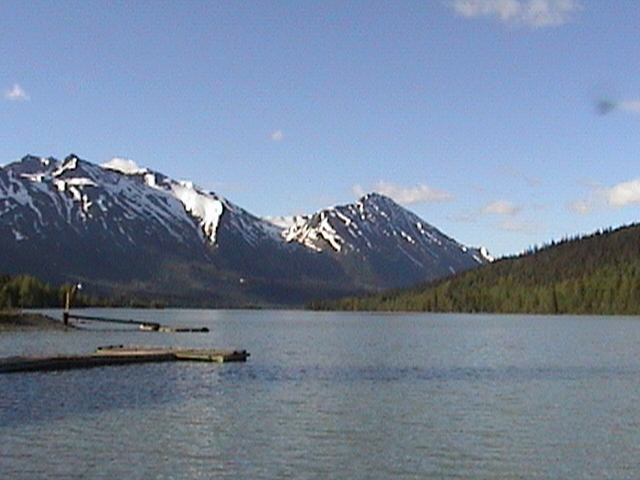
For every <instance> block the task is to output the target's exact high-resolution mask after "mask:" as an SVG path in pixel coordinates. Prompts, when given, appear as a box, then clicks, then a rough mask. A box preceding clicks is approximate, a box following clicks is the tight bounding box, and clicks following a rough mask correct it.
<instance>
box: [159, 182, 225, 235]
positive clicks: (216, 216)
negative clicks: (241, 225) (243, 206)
mask: <svg viewBox="0 0 640 480" xmlns="http://www.w3.org/2000/svg"><path fill="white" fill-rule="evenodd" d="M171 192H172V193H173V195H174V196H175V197H176V198H177V199H178V200H180V202H182V204H183V205H184V208H185V209H186V210H187V212H189V213H190V214H191V215H193V216H194V217H196V218H198V219H199V222H200V227H201V228H202V230H203V231H204V234H205V235H206V237H207V238H208V239H209V241H211V243H214V244H215V243H216V232H217V230H218V224H219V223H220V217H221V216H222V213H223V211H224V207H223V205H222V202H221V201H220V200H219V199H218V198H216V197H214V196H213V195H211V194H208V193H205V192H202V191H201V190H200V189H198V188H196V187H195V186H194V185H193V183H191V182H175V183H172V185H171Z"/></svg>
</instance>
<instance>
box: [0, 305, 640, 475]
mask: <svg viewBox="0 0 640 480" xmlns="http://www.w3.org/2000/svg"><path fill="white" fill-rule="evenodd" d="M58 313H59V312H58ZM87 313H91V314H101V315H104V316H111V317H117V318H124V319H128V318H135V319H148V320H153V321H159V322H161V323H164V324H168V325H189V326H207V327H209V328H210V329H211V332H210V333H207V334H202V333H181V334H168V333H167V334H165V333H143V332H137V331H133V330H126V329H125V330H96V329H95V328H94V329H92V330H86V331H74V332H24V333H2V334H0V355H1V356H8V355H16V354H41V353H86V352H89V351H92V350H93V349H94V348H96V347H97V346H100V345H107V344H138V345H183V346H198V347H222V348H242V349H247V350H248V351H249V352H251V357H250V358H249V360H248V362H247V363H238V364H235V363H230V364H208V363H161V364H144V365H130V366H120V367H104V368H96V369H88V370H74V371H63V372H49V373H26V374H11V375H0V478H2V479H29V480H34V479H45V478H46V479H53V478H59V479H80V478H87V479H92V480H93V479H109V480H112V479H119V478H121V479H128V480H131V479H213V478H219V479H237V478H245V479H284V478H291V479H351V478H362V479H381V480H382V479H384V480H389V479H429V478H433V479H449V478H451V479H598V480H600V479H614V478H615V479H627V478H628V479H637V478H639V477H640V318H624V317H545V316H491V315H434V314H400V315H399V314H360V313H358V314H344V313H312V312H298V311H295V312H292V311H194V310H162V311H149V310H146V311H145V310H138V311H134V310H109V311H99V312H96V311H87ZM102 328H104V326H102ZM107 328H110V327H107Z"/></svg>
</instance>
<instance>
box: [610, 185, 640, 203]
mask: <svg viewBox="0 0 640 480" xmlns="http://www.w3.org/2000/svg"><path fill="white" fill-rule="evenodd" d="M606 198H607V203H608V204H609V205H611V206H612V207H616V208H620V207H625V206H627V205H640V178H636V179H635V180H631V181H629V182H623V183H619V184H618V185H615V186H614V187H612V188H611V189H609V190H608V191H607V197H606Z"/></svg>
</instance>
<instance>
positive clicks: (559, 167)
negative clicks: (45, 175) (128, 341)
mask: <svg viewBox="0 0 640 480" xmlns="http://www.w3.org/2000/svg"><path fill="white" fill-rule="evenodd" d="M0 42H1V45H2V48H0V64H1V65H2V68H1V69H0V90H1V91H2V94H3V96H2V98H1V99H0V164H6V163H9V162H11V161H14V160H16V159H19V158H21V157H23V156H24V155H26V154H28V153H31V154H35V155H41V156H54V157H56V158H63V157H64V156H66V155H67V154H69V153H72V152H73V153H76V154H77V155H79V156H80V157H81V158H85V159H87V160H89V161H92V162H94V163H103V162H106V161H107V160H109V159H111V158H112V157H123V158H128V159H132V160H133V161H135V162H136V163H137V164H139V165H140V166H143V167H147V168H150V169H153V170H157V171H160V172H162V173H165V174H167V175H169V176H171V177H173V178H175V179H185V180H192V181H194V182H195V183H196V184H198V185H200V186H201V187H203V188H206V189H210V190H213V191H215V192H217V193H219V194H220V195H222V196H224V197H226V198H228V199H229V200H230V201H232V202H234V203H236V204H238V205H240V206H242V207H243V208H246V209H247V210H249V211H251V212H252V213H254V214H256V215H259V216H266V215H289V214H299V213H312V212H314V211H316V210H318V209H320V208H324V207H326V206H329V205H335V204H345V203H350V202H352V201H354V200H355V199H357V197H358V195H360V194H362V193H365V192H370V191H378V192H380V193H385V194H388V195H390V196H391V197H392V198H394V199H396V200H397V201H399V202H401V203H402V204H404V205H405V206H406V207H407V208H409V209H410V210H412V211H413V212H415V213H416V214H418V215H419V216H421V217H422V218H423V219H424V220H425V221H427V222H429V223H431V224H433V225H435V226H436V227H438V228H439V229H441V230H442V231H444V232H445V233H447V234H448V235H450V236H452V237H453V238H455V239H457V240H459V241H461V242H463V243H465V244H468V245H474V246H480V245H482V246H485V247H487V248H488V249H489V251H490V252H491V253H492V254H494V255H495V256H501V255H508V254H514V253H519V252H520V251H522V250H524V249H526V248H528V247H530V246H532V245H537V244H542V243H546V242H549V241H551V240H553V239H559V238H562V237H565V236H573V235H576V234H582V233H590V232H592V231H595V230H597V229H600V228H607V227H609V226H614V227H615V226H619V225H622V224H628V223H632V222H636V221H638V213H639V212H640V161H639V160H640V62H638V59H639V58H640V2H637V1H635V0H616V1H615V2H604V1H601V0H423V1H412V0H406V1H402V2H393V1H389V0H366V1H365V0H353V1H347V0H344V1H332V0H328V1H319V0H318V1H315V0H305V1H297V0H288V1H284V0H282V1H275V0H274V1H263V0H254V1H249V0H246V1H245V0H236V1H215V0H210V1H195V0H193V1H188V2H175V1H163V0H157V1H153V2H144V1H118V0H115V1H91V0H82V1H64V0H60V1H57V2H50V1H38V0H30V1H28V2H24V1H19V0H0ZM598 101H604V102H603V103H601V104H600V107H601V108H600V109H599V110H600V111H599V112H598V109H597V108H596V102H598Z"/></svg>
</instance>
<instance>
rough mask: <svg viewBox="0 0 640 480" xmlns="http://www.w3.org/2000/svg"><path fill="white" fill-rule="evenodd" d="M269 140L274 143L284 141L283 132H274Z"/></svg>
mask: <svg viewBox="0 0 640 480" xmlns="http://www.w3.org/2000/svg"><path fill="white" fill-rule="evenodd" d="M269 138H270V139H271V141H272V142H281V141H282V139H283V138H284V133H282V130H274V131H273V132H271V134H270V135H269Z"/></svg>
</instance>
